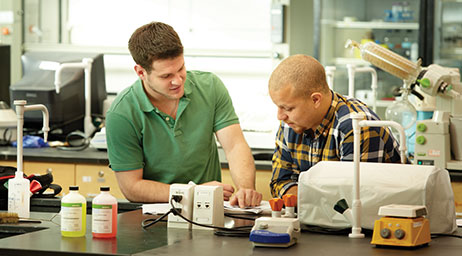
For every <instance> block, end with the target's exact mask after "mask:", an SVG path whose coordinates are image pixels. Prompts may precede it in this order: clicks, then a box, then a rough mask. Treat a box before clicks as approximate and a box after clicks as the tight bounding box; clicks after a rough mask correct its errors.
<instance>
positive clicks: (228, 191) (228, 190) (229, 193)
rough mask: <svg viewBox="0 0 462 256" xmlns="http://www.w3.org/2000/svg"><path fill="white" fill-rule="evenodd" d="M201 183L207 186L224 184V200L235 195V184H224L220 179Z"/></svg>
mask: <svg viewBox="0 0 462 256" xmlns="http://www.w3.org/2000/svg"><path fill="white" fill-rule="evenodd" d="M201 185H206V186H222V187H223V200H225V201H228V200H229V198H230V197H231V196H232V195H233V193H234V188H233V186H231V185H229V184H224V183H221V182H218V181H210V182H206V183H204V184H201Z"/></svg>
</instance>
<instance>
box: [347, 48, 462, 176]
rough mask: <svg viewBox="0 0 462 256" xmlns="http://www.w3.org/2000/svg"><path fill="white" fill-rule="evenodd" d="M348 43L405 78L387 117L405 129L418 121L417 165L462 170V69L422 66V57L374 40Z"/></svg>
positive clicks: (381, 66)
mask: <svg viewBox="0 0 462 256" xmlns="http://www.w3.org/2000/svg"><path fill="white" fill-rule="evenodd" d="M346 46H347V47H356V48H358V49H359V50H360V53H361V57H362V58H363V59H364V60H366V61H368V62H370V63H371V64H373V65H375V66H377V67H379V68H381V69H383V70H384V71H386V72H388V73H390V74H392V75H394V76H396V77H398V78H400V79H402V80H403V86H402V87H401V88H400V91H401V94H402V97H401V100H397V101H396V102H395V103H394V104H392V105H391V106H390V107H388V108H387V113H386V118H387V119H389V120H393V121H396V122H398V123H400V124H402V125H403V127H404V128H405V129H410V128H412V127H413V126H414V124H416V126H415V127H416V128H415V129H416V131H415V148H414V164H418V165H435V166H436V167H441V168H446V169H450V170H462V98H461V94H462V83H461V82H460V73H459V70H458V69H457V68H447V67H442V66H440V65H437V64H432V65H429V66H428V67H421V65H420V63H421V61H420V60H419V61H417V63H414V62H412V61H410V60H408V59H406V58H404V57H402V56H400V55H398V54H396V53H394V52H392V51H390V50H388V49H385V48H383V47H381V46H379V45H378V44H376V43H374V42H367V43H365V44H359V43H357V42H355V41H352V40H348V42H347V44H346ZM410 93H413V94H414V95H416V96H417V97H416V102H415V103H414V104H411V102H410V101H409V100H408V96H409V94H410ZM416 107H417V110H418V111H416ZM420 119H422V120H420ZM412 132H413V131H412ZM408 135H409V134H408ZM412 142H414V141H412Z"/></svg>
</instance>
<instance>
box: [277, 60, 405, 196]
mask: <svg viewBox="0 0 462 256" xmlns="http://www.w3.org/2000/svg"><path fill="white" fill-rule="evenodd" d="M269 94H270V96H271V99H272V100H273V102H274V104H276V106H277V107H278V119H279V120H281V124H280V126H279V130H278V132H277V135H276V148H275V151H274V155H273V167H272V168H273V176H272V179H271V184H270V187H271V194H272V195H273V197H282V195H284V194H295V195H296V194H297V182H298V176H299V174H300V172H304V171H307V170H308V169H310V168H311V167H312V166H313V165H315V164H316V163H317V162H319V161H353V126H352V119H351V118H350V113H355V112H356V113H364V115H365V118H366V119H367V120H379V117H378V116H377V114H375V113H374V112H373V111H372V110H371V109H369V108H368V107H367V106H366V104H364V103H363V102H361V101H359V100H357V99H353V98H346V97H345V96H342V95H340V94H338V93H336V92H333V91H331V90H330V89H329V87H328V85H327V82H326V75H325V71H324V67H323V66H322V65H321V64H320V63H319V62H318V61H317V60H316V59H314V58H312V57H309V56H306V55H294V56H290V57H288V58H287V59H285V60H284V61H282V62H281V63H280V64H279V66H278V67H277V68H276V69H275V70H274V71H273V73H272V74H271V77H270V80H269ZM400 160H401V159H400V154H399V151H398V142H397V141H396V140H395V138H394V137H393V135H392V134H391V131H390V130H389V129H388V128H384V127H362V128H361V161H363V162H382V163H399V162H400Z"/></svg>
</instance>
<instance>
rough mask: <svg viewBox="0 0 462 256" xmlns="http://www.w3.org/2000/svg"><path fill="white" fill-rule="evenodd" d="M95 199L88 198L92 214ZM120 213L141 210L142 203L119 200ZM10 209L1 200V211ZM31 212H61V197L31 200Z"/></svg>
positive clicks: (88, 209) (88, 207)
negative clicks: (92, 203) (92, 204)
mask: <svg viewBox="0 0 462 256" xmlns="http://www.w3.org/2000/svg"><path fill="white" fill-rule="evenodd" d="M92 200H93V198H87V212H88V213H89V214H90V213H91V202H92ZM117 203H118V207H117V210H118V212H119V213H123V212H128V211H133V210H136V209H140V208H141V206H142V205H143V204H142V203H133V202H130V201H128V200H126V199H117ZM7 208H8V200H7V199H6V198H1V199H0V210H4V211H6V210H7ZM30 210H31V211H32V212H34V211H35V212H55V213H56V212H59V211H60V210H61V197H53V198H37V197H32V198H31V199H30Z"/></svg>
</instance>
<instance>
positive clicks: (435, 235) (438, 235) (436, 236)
mask: <svg viewBox="0 0 462 256" xmlns="http://www.w3.org/2000/svg"><path fill="white" fill-rule="evenodd" d="M443 236H449V237H456V238H462V235H452V234H431V238H432V239H434V238H438V237H443Z"/></svg>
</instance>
